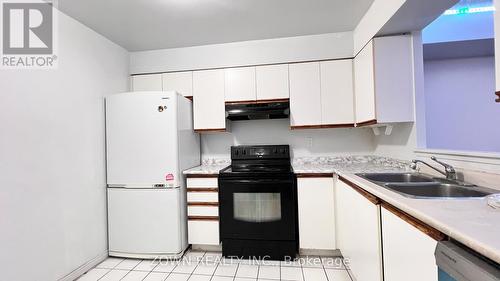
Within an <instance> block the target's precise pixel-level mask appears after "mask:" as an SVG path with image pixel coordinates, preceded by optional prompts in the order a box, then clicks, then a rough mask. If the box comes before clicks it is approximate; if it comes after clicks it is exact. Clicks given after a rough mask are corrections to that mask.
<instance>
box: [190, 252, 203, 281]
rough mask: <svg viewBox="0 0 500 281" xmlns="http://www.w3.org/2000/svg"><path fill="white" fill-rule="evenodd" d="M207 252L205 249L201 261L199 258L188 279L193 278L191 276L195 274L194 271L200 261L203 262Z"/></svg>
mask: <svg viewBox="0 0 500 281" xmlns="http://www.w3.org/2000/svg"><path fill="white" fill-rule="evenodd" d="M206 254H207V252H206V251H204V252H203V255H202V256H201V261H198V260H197V263H196V266H195V267H194V268H193V271H191V274H189V277H188V281H189V279H190V278H191V276H192V275H193V273H194V271H195V270H196V269H197V268H198V265H200V262H203V258H204V257H205V255H206Z"/></svg>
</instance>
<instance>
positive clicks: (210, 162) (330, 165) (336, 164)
mask: <svg viewBox="0 0 500 281" xmlns="http://www.w3.org/2000/svg"><path fill="white" fill-rule="evenodd" d="M230 164H231V161H230V160H229V159H204V160H203V162H202V165H200V166H197V167H194V168H191V169H188V170H186V171H184V174H186V175H187V174H189V175H197V174H201V175H207V174H218V173H219V171H220V170H222V169H224V168H225V167H227V166H228V165H230ZM408 165H409V163H408V162H405V161H400V160H396V159H392V158H387V157H379V156H365V155H363V156H329V157H298V158H294V159H293V163H292V166H293V170H294V172H295V173H296V174H323V173H334V172H336V171H339V170H342V171H350V172H388V171H404V170H406V169H407V168H408Z"/></svg>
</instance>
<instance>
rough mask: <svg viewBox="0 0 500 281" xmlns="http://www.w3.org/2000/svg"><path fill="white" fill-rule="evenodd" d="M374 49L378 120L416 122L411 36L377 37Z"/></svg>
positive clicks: (381, 121)
mask: <svg viewBox="0 0 500 281" xmlns="http://www.w3.org/2000/svg"><path fill="white" fill-rule="evenodd" d="M373 46H374V48H373V51H374V54H373V55H374V69H375V94H376V98H375V101H376V108H377V121H378V122H379V123H391V122H411V121H414V114H413V112H414V106H413V93H414V90H413V87H414V86H413V81H414V79H413V76H414V75H413V51H412V49H413V45H412V39H411V36H410V35H401V36H388V37H380V38H374V39H373Z"/></svg>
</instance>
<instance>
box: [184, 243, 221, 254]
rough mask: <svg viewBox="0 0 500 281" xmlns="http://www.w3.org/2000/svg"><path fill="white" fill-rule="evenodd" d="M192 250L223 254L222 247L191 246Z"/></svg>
mask: <svg viewBox="0 0 500 281" xmlns="http://www.w3.org/2000/svg"><path fill="white" fill-rule="evenodd" d="M191 249H193V250H195V251H207V252H222V246H221V245H197V244H193V245H191Z"/></svg>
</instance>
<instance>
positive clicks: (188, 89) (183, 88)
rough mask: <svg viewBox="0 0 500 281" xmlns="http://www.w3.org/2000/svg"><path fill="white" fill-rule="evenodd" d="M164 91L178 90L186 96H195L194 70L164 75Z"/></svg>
mask: <svg viewBox="0 0 500 281" xmlns="http://www.w3.org/2000/svg"><path fill="white" fill-rule="evenodd" d="M162 79H163V91H176V92H178V93H179V94H181V95H183V96H185V97H192V96H193V72H192V71H183V72H170V73H164V74H163V75H162Z"/></svg>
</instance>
